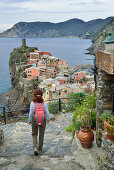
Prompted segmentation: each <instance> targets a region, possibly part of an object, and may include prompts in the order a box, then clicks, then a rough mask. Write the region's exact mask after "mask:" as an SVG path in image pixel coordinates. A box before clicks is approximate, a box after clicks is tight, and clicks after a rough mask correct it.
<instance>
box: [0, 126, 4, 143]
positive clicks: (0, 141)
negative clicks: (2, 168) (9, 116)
mask: <svg viewBox="0 0 114 170" xmlns="http://www.w3.org/2000/svg"><path fill="white" fill-rule="evenodd" d="M3 143H4V133H3V130H2V129H1V128H0V146H1V145H3Z"/></svg>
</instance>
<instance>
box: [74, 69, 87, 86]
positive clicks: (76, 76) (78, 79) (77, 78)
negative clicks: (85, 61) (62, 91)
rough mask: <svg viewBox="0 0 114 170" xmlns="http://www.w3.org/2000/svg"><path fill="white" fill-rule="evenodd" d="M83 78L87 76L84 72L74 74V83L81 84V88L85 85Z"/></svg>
mask: <svg viewBox="0 0 114 170" xmlns="http://www.w3.org/2000/svg"><path fill="white" fill-rule="evenodd" d="M85 76H87V74H86V72H84V71H80V72H77V73H74V83H76V84H79V83H82V85H83V86H85V85H87V82H86V81H85V79H84V77H85Z"/></svg>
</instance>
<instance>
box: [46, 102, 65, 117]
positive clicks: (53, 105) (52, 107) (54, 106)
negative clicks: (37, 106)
mask: <svg viewBox="0 0 114 170" xmlns="http://www.w3.org/2000/svg"><path fill="white" fill-rule="evenodd" d="M63 107H64V108H65V107H66V105H65V103H64V102H63V101H61V109H62V108H63ZM48 108H49V112H50V113H52V114H56V113H57V112H58V111H59V100H57V101H53V102H49V103H48Z"/></svg>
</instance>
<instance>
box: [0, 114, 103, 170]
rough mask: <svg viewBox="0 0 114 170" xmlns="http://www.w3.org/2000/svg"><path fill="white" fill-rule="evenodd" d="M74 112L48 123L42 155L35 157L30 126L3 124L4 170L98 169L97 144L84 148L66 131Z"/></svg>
mask: <svg viewBox="0 0 114 170" xmlns="http://www.w3.org/2000/svg"><path fill="white" fill-rule="evenodd" d="M71 120H72V113H66V114H59V115H57V116H56V118H55V120H53V121H50V123H49V124H47V127H46V132H45V139H44V147H43V151H42V153H40V154H39V155H38V156H34V154H33V147H32V136H31V127H30V126H29V125H28V123H25V122H17V123H12V124H7V125H3V126H2V128H3V130H4V135H5V144H4V146H2V147H1V148H0V169H1V170H63V169H65V170H99V165H98V160H97V158H98V153H99V149H100V148H97V146H96V144H95V142H94V143H93V147H92V148H91V149H83V148H82V147H81V144H80V142H79V140H78V139H77V138H75V139H74V140H73V141H72V135H71V133H69V132H65V128H66V127H67V126H68V125H69V124H71Z"/></svg>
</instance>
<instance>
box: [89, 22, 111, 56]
mask: <svg viewBox="0 0 114 170" xmlns="http://www.w3.org/2000/svg"><path fill="white" fill-rule="evenodd" d="M109 32H112V36H114V19H112V20H111V21H110V22H109V23H108V24H107V25H106V26H105V27H103V28H102V29H101V30H100V32H99V33H97V34H95V35H94V37H93V44H92V45H91V47H90V48H89V49H88V50H89V51H90V53H91V54H93V53H94V51H95V50H101V49H102V50H103V49H104V44H103V41H104V40H105V38H106V37H107V36H108V33H109Z"/></svg>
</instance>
